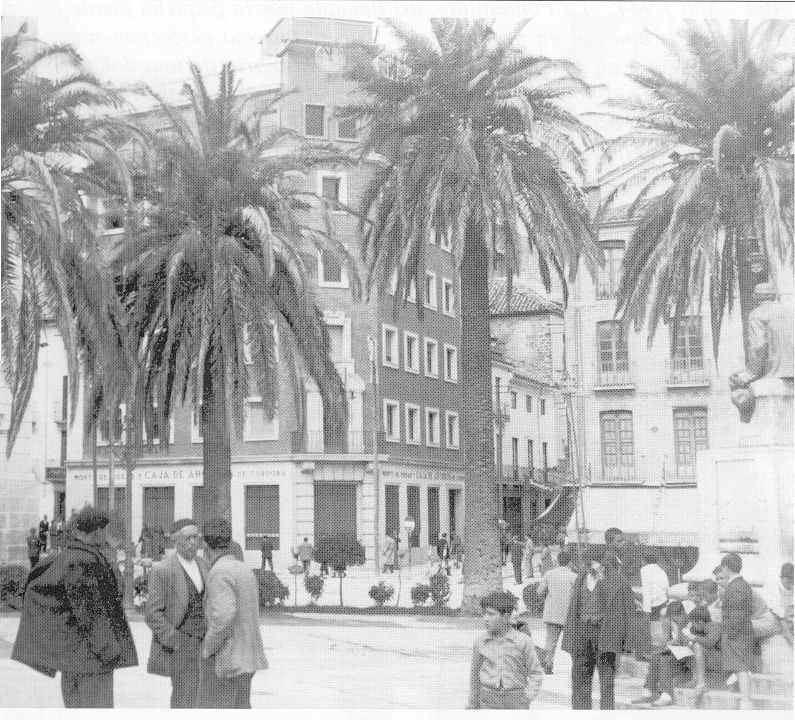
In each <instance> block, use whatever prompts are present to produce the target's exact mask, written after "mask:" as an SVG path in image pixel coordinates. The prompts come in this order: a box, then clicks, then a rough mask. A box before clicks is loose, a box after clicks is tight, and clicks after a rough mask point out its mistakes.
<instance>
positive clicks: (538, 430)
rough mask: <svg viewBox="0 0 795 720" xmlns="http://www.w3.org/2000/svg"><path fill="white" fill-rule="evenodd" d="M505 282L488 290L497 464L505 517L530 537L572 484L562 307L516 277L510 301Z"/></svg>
mask: <svg viewBox="0 0 795 720" xmlns="http://www.w3.org/2000/svg"><path fill="white" fill-rule="evenodd" d="M506 284H507V283H506V281H505V279H504V278H502V277H496V278H493V279H492V282H491V291H490V312H491V334H492V337H493V338H494V339H493V346H492V357H493V360H492V382H493V386H494V389H493V392H494V408H495V410H494V412H495V442H494V448H495V465H496V470H497V482H498V483H500V482H501V483H502V487H501V493H500V497H501V498H502V505H503V507H502V517H503V518H504V519H505V520H506V522H507V523H508V525H509V527H510V529H511V530H512V531H514V532H527V531H531V532H532V531H534V530H535V529H537V528H536V526H537V525H538V519H539V517H543V515H544V512H545V511H546V510H548V509H549V508H550V506H551V505H552V503H553V502H554V500H555V498H556V497H557V496H559V495H560V493H561V491H562V490H563V487H564V486H565V485H566V484H567V483H569V482H571V478H570V477H569V472H568V471H569V465H568V446H567V443H566V437H567V426H566V417H565V408H564V405H563V397H562V393H561V384H560V381H561V377H562V369H563V368H562V349H563V348H562V342H563V330H564V326H563V307H562V306H561V304H560V303H558V302H555V301H554V300H550V299H548V298H545V297H544V296H543V295H542V294H540V293H538V292H536V291H534V290H533V289H532V287H530V286H529V285H528V284H527V283H525V282H523V281H522V280H521V279H520V278H516V279H515V280H514V287H513V289H512V292H511V294H510V296H509V295H508V293H507V290H506Z"/></svg>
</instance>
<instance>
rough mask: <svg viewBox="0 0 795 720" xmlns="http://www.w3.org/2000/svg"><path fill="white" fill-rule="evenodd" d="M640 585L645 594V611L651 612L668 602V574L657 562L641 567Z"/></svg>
mask: <svg viewBox="0 0 795 720" xmlns="http://www.w3.org/2000/svg"><path fill="white" fill-rule="evenodd" d="M640 585H641V592H642V594H643V612H647V613H650V612H651V609H652V608H653V607H657V606H658V605H665V603H666V602H668V576H667V575H666V574H665V571H664V570H663V569H662V568H661V567H660V566H659V565H657V564H656V563H651V564H650V565H644V566H643V567H642V568H641V569H640Z"/></svg>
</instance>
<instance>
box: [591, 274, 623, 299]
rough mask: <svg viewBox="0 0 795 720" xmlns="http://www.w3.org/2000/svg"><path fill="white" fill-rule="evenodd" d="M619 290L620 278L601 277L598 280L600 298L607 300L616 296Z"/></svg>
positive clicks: (597, 289)
mask: <svg viewBox="0 0 795 720" xmlns="http://www.w3.org/2000/svg"><path fill="white" fill-rule="evenodd" d="M617 290H618V280H617V279H616V278H611V277H599V278H597V280H596V297H597V298H598V299H599V300H607V299H608V298H612V297H615V296H616V291H617Z"/></svg>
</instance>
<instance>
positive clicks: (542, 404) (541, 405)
mask: <svg viewBox="0 0 795 720" xmlns="http://www.w3.org/2000/svg"><path fill="white" fill-rule="evenodd" d="M538 412H539V413H540V414H541V415H546V414H547V401H546V400H545V399H544V398H541V399H540V400H539V401H538Z"/></svg>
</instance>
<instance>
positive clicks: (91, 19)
mask: <svg viewBox="0 0 795 720" xmlns="http://www.w3.org/2000/svg"><path fill="white" fill-rule="evenodd" d="M791 9H792V6H788V5H787V4H786V3H731V4H729V3H609V2H599V3H597V2H591V3H584V2H572V3H554V4H553V3H532V2H522V3H488V2H480V3H460V2H459V3H444V2H434V3H399V2H392V3H379V2H359V3H350V2H348V3H337V2H315V3H302V2H296V3H287V2H265V1H263V0H168V1H167V2H166V1H159V0H128V1H127V2H119V1H111V2H109V1H108V0H4V2H3V15H4V16H5V17H4V22H5V23H6V27H4V31H5V32H8V26H10V25H12V24H13V22H14V20H15V19H16V18H18V17H25V16H28V17H35V18H36V26H37V30H38V35H39V36H40V37H41V39H42V40H45V41H47V42H68V43H71V44H73V45H74V46H75V47H76V48H77V49H78V50H79V51H80V52H81V53H82V54H83V56H84V57H85V59H86V60H87V62H88V63H89V65H90V66H91V68H92V69H93V70H94V72H95V73H97V74H98V75H100V77H102V78H103V79H106V80H109V81H111V82H115V83H122V84H126V83H132V82H139V81H142V80H146V81H147V82H149V83H151V84H152V85H158V86H159V85H162V84H163V83H170V82H177V81H182V80H184V79H186V76H187V63H188V61H189V60H193V61H195V62H197V63H198V64H199V65H200V66H201V67H202V68H203V69H205V70H206V71H208V72H215V71H216V70H217V69H218V68H219V67H220V65H221V63H223V62H225V61H226V60H231V61H232V62H233V63H234V64H235V65H237V66H245V65H251V64H257V63H259V62H261V61H262V60H263V58H262V56H261V50H260V44H259V41H260V40H261V39H262V37H263V36H264V35H265V33H266V32H267V31H268V30H270V28H271V27H272V26H273V25H274V23H275V22H276V21H277V20H278V19H279V18H280V17H284V16H287V15H311V16H328V17H343V18H357V19H370V20H374V21H375V20H377V19H378V18H379V17H398V18H401V19H402V20H403V21H404V22H407V23H408V24H410V25H412V26H413V27H415V28H417V29H421V30H423V31H427V30H428V27H429V26H428V18H429V17H431V15H434V16H444V15H450V16H472V17H474V16H489V17H494V18H496V19H497V27H498V28H505V29H508V28H509V27H511V26H512V25H513V24H514V23H515V22H516V21H517V20H518V19H520V18H522V17H528V16H529V17H532V18H533V20H532V22H531V23H530V25H529V26H528V27H527V28H526V29H525V31H524V32H523V34H522V36H521V40H520V44H521V45H523V46H524V47H525V48H526V49H527V50H529V51H530V52H532V53H540V54H549V55H554V56H559V57H567V58H570V59H573V60H575V61H576V62H578V63H579V64H580V66H581V67H582V69H583V70H584V71H585V73H586V76H587V78H588V79H589V80H590V81H591V82H593V83H605V84H608V85H610V86H612V87H616V88H620V87H621V79H622V76H623V73H624V72H625V71H626V69H627V68H628V67H629V66H630V65H631V64H632V63H633V62H637V61H642V62H643V61H645V62H649V61H651V62H655V61H657V60H659V59H660V55H661V51H660V48H659V44H658V43H656V42H655V41H654V40H653V39H651V38H649V36H648V35H646V34H645V33H644V28H647V27H648V28H651V29H653V30H654V31H655V32H657V33H660V34H663V35H666V34H671V33H673V32H674V31H675V29H676V27H677V26H678V24H679V23H680V21H681V20H682V19H683V18H685V17H696V18H697V17H718V18H730V17H755V18H763V17H773V16H779V17H783V16H791ZM8 18H11V19H9V20H7V19H8ZM381 32H382V34H381V38H382V39H383V37H384V35H383V31H381Z"/></svg>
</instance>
